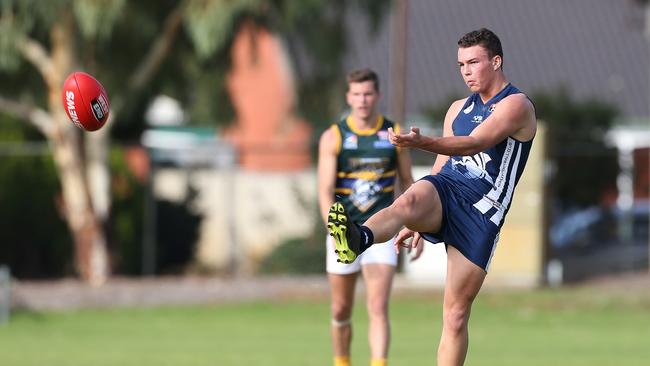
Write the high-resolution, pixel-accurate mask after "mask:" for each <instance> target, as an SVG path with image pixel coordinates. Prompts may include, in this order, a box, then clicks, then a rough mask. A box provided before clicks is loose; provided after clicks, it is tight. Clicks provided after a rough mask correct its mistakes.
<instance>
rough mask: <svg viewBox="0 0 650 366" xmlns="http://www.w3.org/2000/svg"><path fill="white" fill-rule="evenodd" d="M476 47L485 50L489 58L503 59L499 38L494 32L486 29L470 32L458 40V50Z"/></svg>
mask: <svg viewBox="0 0 650 366" xmlns="http://www.w3.org/2000/svg"><path fill="white" fill-rule="evenodd" d="M476 45H480V46H482V47H483V48H485V49H486V50H487V51H488V56H490V58H492V57H494V56H497V55H498V56H501V58H503V49H502V48H501V40H499V37H497V35H496V34H494V32H492V31H491V30H489V29H487V28H481V29H479V30H475V31H471V32H469V33H467V34H465V35H464V36H462V37H461V38H460V39H459V40H458V47H460V48H468V47H472V46H476Z"/></svg>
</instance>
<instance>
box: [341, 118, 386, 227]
mask: <svg viewBox="0 0 650 366" xmlns="http://www.w3.org/2000/svg"><path fill="white" fill-rule="evenodd" d="M389 127H393V130H394V131H395V132H396V133H398V132H399V126H398V125H397V124H395V123H393V122H392V121H390V120H388V119H386V118H384V116H382V115H379V117H378V118H377V123H376V125H375V127H374V128H373V129H368V130H361V131H360V130H358V129H356V128H355V127H354V124H353V123H352V121H351V117H350V116H348V117H347V118H345V119H343V120H341V121H340V122H338V123H336V124H334V125H332V128H333V129H334V130H335V135H336V136H337V138H338V141H337V145H336V151H337V176H336V188H335V190H334V193H335V194H336V198H335V200H336V201H339V202H341V203H343V205H345V207H346V209H347V210H348V213H349V215H350V218H351V219H352V220H354V221H356V222H358V223H362V222H364V221H366V220H367V219H368V218H369V217H370V216H372V215H373V214H374V213H375V212H377V211H379V210H381V209H382V208H385V207H388V206H390V204H391V203H392V202H393V199H394V192H395V179H396V177H397V151H398V150H397V149H398V148H396V147H395V146H393V145H391V143H390V141H388V128H389Z"/></svg>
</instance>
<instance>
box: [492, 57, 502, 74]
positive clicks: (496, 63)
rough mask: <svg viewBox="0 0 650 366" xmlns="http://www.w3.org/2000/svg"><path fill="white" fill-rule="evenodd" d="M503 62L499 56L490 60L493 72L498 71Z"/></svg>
mask: <svg viewBox="0 0 650 366" xmlns="http://www.w3.org/2000/svg"><path fill="white" fill-rule="evenodd" d="M502 62H503V60H502V59H501V56H499V55H496V56H494V57H493V58H492V67H493V68H494V71H497V70H499V68H500V67H501V64H502Z"/></svg>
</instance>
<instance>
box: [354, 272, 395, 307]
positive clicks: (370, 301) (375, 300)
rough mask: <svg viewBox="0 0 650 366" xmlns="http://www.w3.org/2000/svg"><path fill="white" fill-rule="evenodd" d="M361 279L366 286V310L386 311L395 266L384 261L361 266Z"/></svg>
mask: <svg viewBox="0 0 650 366" xmlns="http://www.w3.org/2000/svg"><path fill="white" fill-rule="evenodd" d="M362 273H363V279H364V283H365V286H366V302H367V307H368V310H370V312H371V313H374V312H386V311H387V309H388V298H389V297H390V292H391V288H392V285H393V277H394V275H395V266H393V265H390V264H386V263H371V264H366V265H364V266H363V267H362Z"/></svg>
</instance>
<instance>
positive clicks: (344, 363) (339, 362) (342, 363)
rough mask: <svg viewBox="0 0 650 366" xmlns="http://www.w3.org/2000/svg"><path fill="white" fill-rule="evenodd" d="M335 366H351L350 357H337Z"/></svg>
mask: <svg viewBox="0 0 650 366" xmlns="http://www.w3.org/2000/svg"><path fill="white" fill-rule="evenodd" d="M334 366H350V356H335V357H334Z"/></svg>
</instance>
